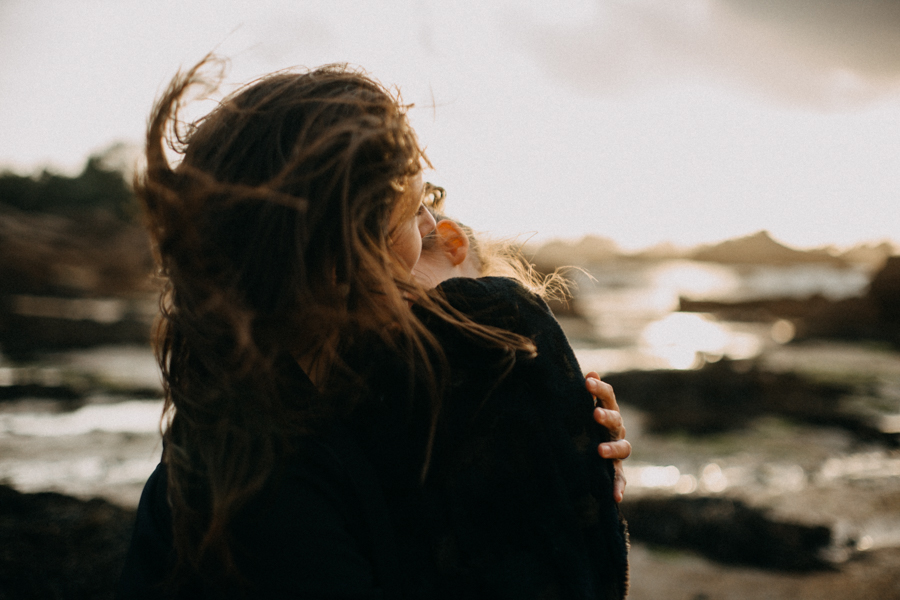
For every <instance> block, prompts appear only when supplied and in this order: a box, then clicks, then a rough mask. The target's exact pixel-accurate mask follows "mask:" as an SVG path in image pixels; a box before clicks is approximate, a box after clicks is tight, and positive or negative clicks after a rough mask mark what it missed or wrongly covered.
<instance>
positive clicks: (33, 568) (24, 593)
mask: <svg viewBox="0 0 900 600" xmlns="http://www.w3.org/2000/svg"><path fill="white" fill-rule="evenodd" d="M133 525H134V511H130V510H127V509H124V508H121V507H119V506H116V505H114V504H111V503H109V502H107V501H105V500H101V499H99V498H95V499H93V500H87V501H85V500H79V499H77V498H72V497H70V496H64V495H62V494H56V493H52V492H42V493H37V494H22V493H20V492H17V491H16V490H14V489H12V488H10V487H9V486H5V485H0V599H3V600H5V599H7V598H9V599H12V598H17V599H20V598H84V599H91V598H98V599H99V598H112V597H113V592H114V589H115V585H116V582H117V580H118V577H119V573H120V572H121V569H122V565H123V564H124V560H125V552H126V551H127V549H128V543H129V541H130V538H131V529H132V527H133Z"/></svg>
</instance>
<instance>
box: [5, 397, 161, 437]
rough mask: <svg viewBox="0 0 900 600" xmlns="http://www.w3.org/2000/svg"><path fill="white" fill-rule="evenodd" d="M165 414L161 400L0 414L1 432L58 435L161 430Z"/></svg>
mask: <svg viewBox="0 0 900 600" xmlns="http://www.w3.org/2000/svg"><path fill="white" fill-rule="evenodd" d="M161 415H162V401H160V400H152V401H148V400H129V401H125V402H118V403H116V404H102V405H88V406H83V407H81V408H79V409H78V410H75V411H72V412H66V413H57V414H53V413H51V414H40V413H22V414H17V413H7V414H0V436H4V435H30V436H38V437H55V436H64V435H65V436H71V435H84V434H86V433H90V432H92V431H107V432H123V433H146V434H157V433H159V423H160V416H161Z"/></svg>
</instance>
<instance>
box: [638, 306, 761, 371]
mask: <svg viewBox="0 0 900 600" xmlns="http://www.w3.org/2000/svg"><path fill="white" fill-rule="evenodd" d="M640 344H641V346H643V347H644V348H645V349H646V351H647V352H648V353H649V354H653V355H655V356H658V357H660V358H662V359H664V360H665V361H666V362H667V363H668V365H669V368H672V369H691V368H697V367H700V366H702V365H703V363H704V362H714V361H716V360H719V359H720V358H722V357H723V356H728V357H730V358H734V359H742V358H751V357H753V356H756V355H757V354H759V352H760V350H761V349H762V343H761V342H760V341H759V339H757V338H756V336H753V335H749V334H745V333H737V332H732V331H729V330H728V329H727V328H726V327H724V326H722V325H721V324H719V323H716V322H715V321H713V320H712V318H711V317H709V316H708V315H703V314H699V313H681V312H676V313H672V314H670V315H667V316H666V317H664V318H662V319H660V320H658V321H654V322H653V323H650V324H649V325H647V327H645V328H644V331H643V333H642V334H641V338H640Z"/></svg>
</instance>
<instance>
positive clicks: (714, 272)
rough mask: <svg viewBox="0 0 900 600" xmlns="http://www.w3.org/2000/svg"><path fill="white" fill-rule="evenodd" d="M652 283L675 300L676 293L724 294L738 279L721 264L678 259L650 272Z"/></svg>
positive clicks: (693, 295) (730, 291)
mask: <svg viewBox="0 0 900 600" xmlns="http://www.w3.org/2000/svg"><path fill="white" fill-rule="evenodd" d="M653 284H654V288H656V289H658V290H665V291H666V292H667V293H668V295H669V296H670V297H674V298H675V299H676V300H677V299H678V297H679V296H687V297H689V298H719V297H726V296H729V295H731V294H733V293H734V292H735V291H736V290H737V289H739V288H740V286H741V280H740V278H739V277H738V276H737V274H736V273H735V272H734V270H732V269H729V268H727V267H723V266H721V265H715V264H706V263H698V262H690V261H681V260H679V261H671V262H667V263H665V264H664V265H662V266H660V267H659V268H658V269H657V270H656V271H655V272H654V274H653Z"/></svg>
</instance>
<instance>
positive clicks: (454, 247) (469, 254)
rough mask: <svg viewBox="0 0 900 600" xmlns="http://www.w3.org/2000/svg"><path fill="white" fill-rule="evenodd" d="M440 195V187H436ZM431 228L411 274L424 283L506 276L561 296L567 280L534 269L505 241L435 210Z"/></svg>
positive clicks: (433, 284) (535, 289) (432, 284)
mask: <svg viewBox="0 0 900 600" xmlns="http://www.w3.org/2000/svg"><path fill="white" fill-rule="evenodd" d="M440 193H441V195H442V194H443V190H440ZM441 199H442V198H440V197H439V200H438V202H437V208H438V209H437V210H434V211H433V212H434V218H435V220H436V222H437V225H436V227H435V230H434V232H433V233H431V234H430V235H428V236H426V237H425V239H424V240H423V243H422V256H421V258H420V259H419V262H418V264H417V265H416V267H415V268H414V269H413V275H414V276H415V277H416V279H418V280H419V282H420V283H421V284H422V285H424V286H426V287H436V286H438V285H439V284H440V283H441V282H443V281H446V280H447V279H452V278H453V277H489V276H496V277H509V278H512V279H515V280H517V281H518V282H519V283H521V284H522V285H523V286H525V287H526V288H528V289H530V290H531V291H533V292H534V293H536V294H539V295H541V296H544V297H553V298H556V297H562V296H565V294H566V290H567V284H566V281H565V279H564V278H563V277H562V276H561V275H560V274H559V273H552V274H550V275H547V276H542V275H540V274H538V273H537V272H535V270H534V268H533V267H532V265H531V264H530V263H529V262H528V261H527V260H525V258H524V257H523V256H522V254H521V252H520V251H519V250H518V248H517V247H516V246H515V245H514V244H512V243H510V242H508V241H500V240H491V239H487V238H480V237H479V236H477V235H476V234H475V232H474V231H472V229H471V228H470V227H468V226H467V225H463V224H462V223H460V222H459V221H455V220H453V219H450V218H449V217H447V216H446V215H443V214H441V213H440V212H439V210H440V205H441V202H440V200H441Z"/></svg>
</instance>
